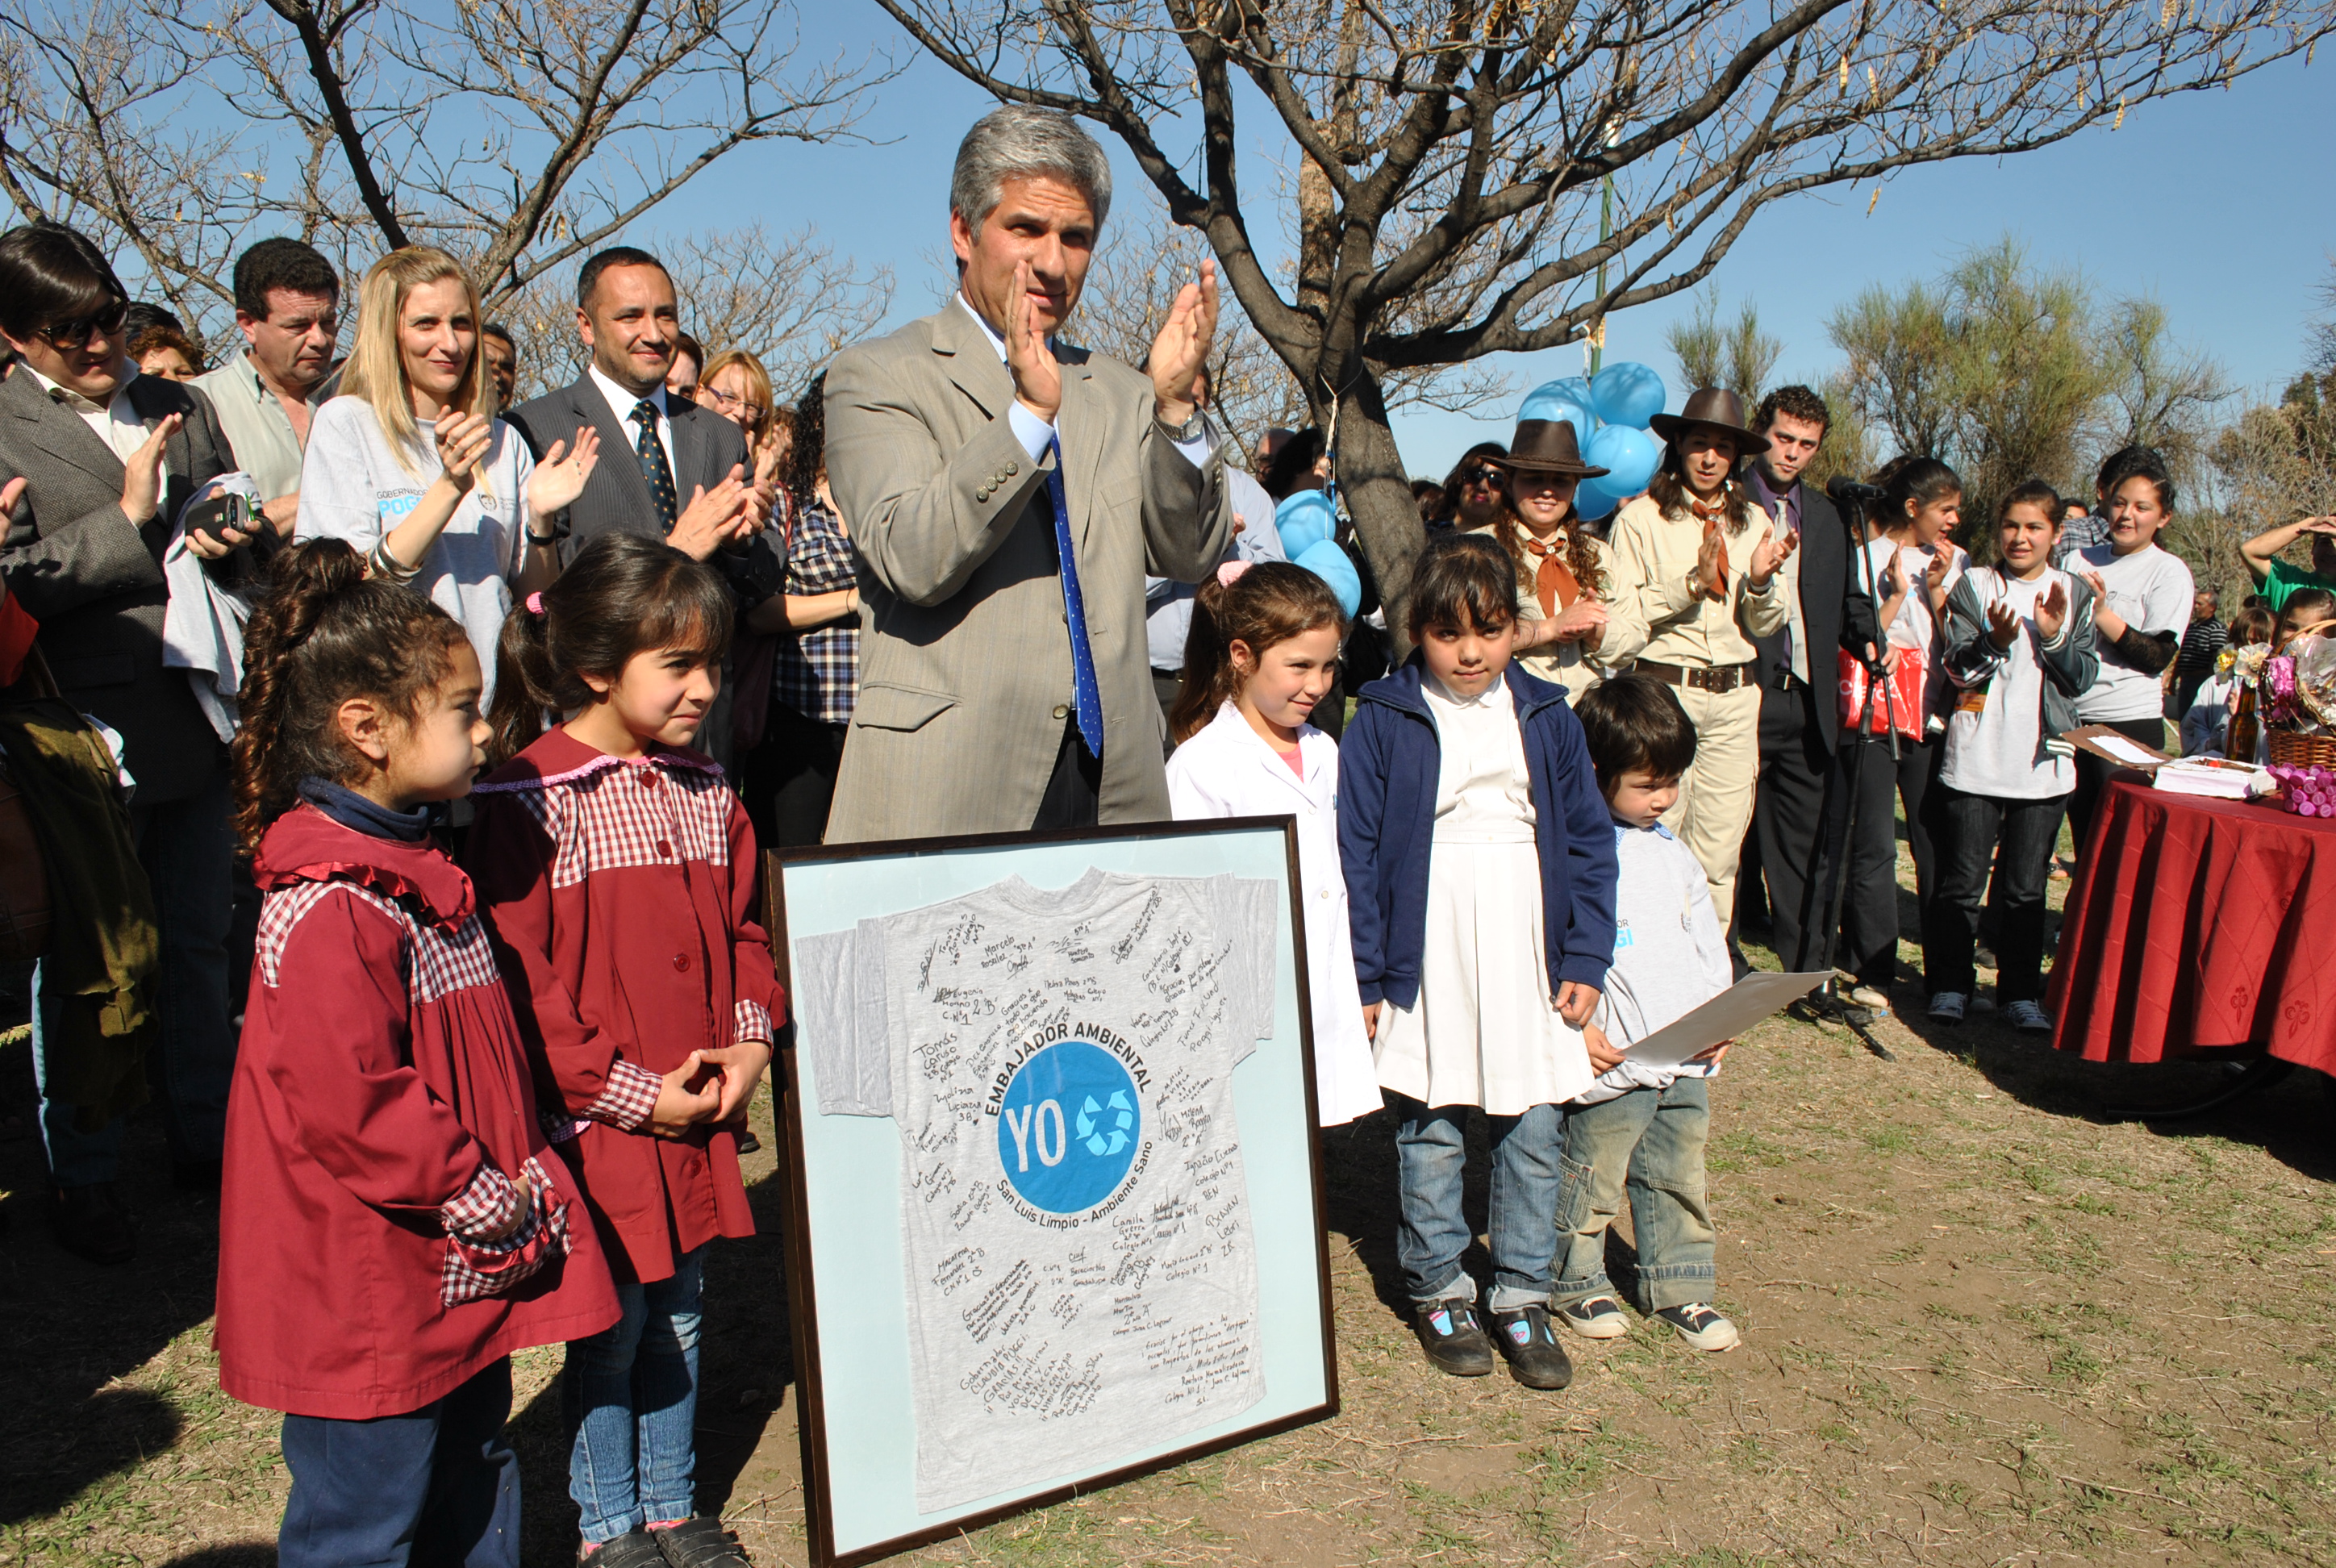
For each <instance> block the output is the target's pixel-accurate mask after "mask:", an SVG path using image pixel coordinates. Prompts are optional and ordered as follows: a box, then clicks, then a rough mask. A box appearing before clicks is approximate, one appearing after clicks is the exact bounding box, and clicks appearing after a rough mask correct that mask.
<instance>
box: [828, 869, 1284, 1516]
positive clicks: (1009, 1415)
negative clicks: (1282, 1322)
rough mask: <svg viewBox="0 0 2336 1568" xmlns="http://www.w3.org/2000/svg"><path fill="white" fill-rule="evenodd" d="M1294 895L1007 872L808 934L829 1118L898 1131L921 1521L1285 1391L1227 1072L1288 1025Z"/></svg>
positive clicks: (1239, 882) (1244, 884) (1156, 880)
mask: <svg viewBox="0 0 2336 1568" xmlns="http://www.w3.org/2000/svg"><path fill="white" fill-rule="evenodd" d="M1278 898H1279V889H1278V887H1277V885H1276V884H1275V883H1273V882H1271V881H1257V880H1251V879H1246V878H1236V877H1231V876H1216V877H1205V878H1202V877H1133V876H1123V875H1117V874H1111V873H1105V872H1098V871H1092V870H1091V871H1089V872H1087V873H1086V874H1085V875H1084V876H1082V877H1081V878H1080V879H1079V880H1078V881H1076V882H1074V883H1072V884H1071V885H1070V886H1069V887H1066V888H1063V889H1060V890H1058V891H1042V890H1039V889H1037V888H1033V887H1031V886H1030V885H1029V884H1028V883H1027V882H1025V881H1022V879H1021V878H1019V877H1009V878H1007V880H1005V881H1000V882H997V883H994V884H992V885H991V886H989V887H987V888H984V889H982V890H980V891H977V892H973V893H968V894H966V895H965V896H963V897H961V898H956V899H951V900H949V901H947V902H944V903H939V904H933V905H930V906H929V907H927V908H924V909H920V910H911V911H907V912H905V913H901V914H897V915H890V916H886V917H884V918H882V919H879V920H862V921H861V922H860V924H859V925H858V926H857V927H856V928H855V929H854V930H849V931H837V932H832V933H830V934H827V935H822V936H813V937H806V938H804V939H803V940H801V941H799V942H798V943H797V944H796V950H797V964H796V966H795V977H794V978H795V980H796V1005H797V1008H798V1013H799V1017H800V1020H801V1027H802V1036H801V1038H802V1049H803V1054H804V1056H805V1057H807V1058H808V1059H809V1061H810V1063H811V1067H812V1072H813V1082H814V1084H815V1085H816V1086H817V1089H818V1094H819V1104H820V1109H821V1111H822V1113H823V1114H825V1115H867V1116H890V1117H891V1119H892V1120H893V1121H894V1122H895V1123H897V1124H898V1125H899V1128H900V1155H901V1182H900V1241H901V1251H902V1260H903V1272H904V1274H905V1277H906V1280H907V1284H908V1310H909V1311H908V1316H909V1328H910V1383H911V1390H912V1398H913V1403H914V1406H915V1410H916V1421H917V1506H918V1508H919V1509H920V1510H921V1511H923V1512H926V1513H933V1512H938V1511H939V1510H941V1509H944V1508H949V1507H952V1506H955V1505H960V1504H964V1503H968V1502H971V1501H973V1500H974V1499H977V1498H980V1497H986V1496H988V1495H993V1494H995V1493H998V1492H1003V1491H1007V1490H1009V1489H1011V1488H1014V1487H1017V1486H1022V1485H1029V1484H1032V1483H1034V1482H1037V1481H1041V1480H1045V1479H1047V1478H1050V1477H1053V1476H1056V1475H1064V1474H1067V1473H1069V1472H1072V1471H1075V1470H1078V1469H1082V1468H1093V1467H1094V1466H1095V1461H1096V1460H1097V1458H1098V1457H1099V1456H1105V1455H1107V1454H1108V1453H1109V1452H1111V1451H1112V1450H1113V1449H1114V1447H1115V1448H1117V1449H1120V1450H1125V1449H1130V1448H1134V1447H1135V1446H1149V1445H1151V1444H1153V1443H1157V1442H1161V1441H1164V1440H1167V1439H1169V1438H1173V1437H1177V1436H1179V1435H1181V1434H1183V1433H1185V1432H1189V1431H1192V1430H1195V1429H1197V1428H1199V1427H1204V1426H1209V1425H1212V1424H1213V1423H1215V1422H1217V1421H1221V1420H1223V1419H1225V1418H1226V1417H1231V1416H1233V1415H1236V1414H1238V1413H1239V1412H1241V1411H1242V1410H1245V1409H1247V1408H1248V1407H1251V1405H1254V1404H1256V1403H1257V1402H1258V1400H1260V1398H1264V1395H1265V1373H1264V1368H1263V1365H1262V1363H1261V1360H1260V1350H1259V1340H1258V1326H1257V1257H1256V1244H1255V1233H1254V1231H1253V1228H1252V1226H1251V1216H1250V1212H1249V1188H1248V1183H1247V1180H1246V1178H1245V1176H1244V1174H1243V1172H1242V1165H1241V1136H1240V1128H1239V1125H1238V1124H1237V1122H1236V1120H1235V1117H1234V1114H1233V1100H1232V1070H1233V1068H1234V1067H1235V1066H1238V1065H1239V1064H1240V1063H1241V1060H1242V1059H1243V1058H1245V1057H1247V1056H1248V1055H1249V1053H1250V1052H1251V1049H1252V1048H1254V1046H1255V1043H1256V1042H1257V1041H1258V1040H1260V1039H1264V1038H1269V1037H1270V1036H1271V1033H1272V1029H1273V993H1274V949H1275V941H1274V933H1275V929H1276V928H1275V904H1276V901H1277V899H1278ZM831 1397H832V1396H831Z"/></svg>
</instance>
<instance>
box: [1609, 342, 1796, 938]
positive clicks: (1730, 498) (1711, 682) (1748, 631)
mask: <svg viewBox="0 0 2336 1568" xmlns="http://www.w3.org/2000/svg"><path fill="white" fill-rule="evenodd" d="M1650 423H1651V424H1653V426H1654V429H1655V433H1657V434H1659V435H1660V436H1661V437H1662V438H1663V443H1664V445H1663V457H1662V463H1661V465H1660V467H1659V468H1658V469H1657V470H1656V471H1655V477H1654V480H1653V482H1651V483H1650V485H1649V486H1648V489H1647V493H1646V494H1645V495H1643V496H1640V497H1639V498H1638V499H1637V500H1635V501H1632V502H1629V503H1627V504H1626V505H1624V506H1623V508H1622V509H1621V511H1619V512H1617V513H1616V514H1615V517H1614V524H1613V528H1612V530H1611V531H1610V533H1609V534H1608V536H1607V549H1608V551H1609V554H1610V556H1611V559H1612V560H1613V562H1614V573H1613V575H1614V585H1613V588H1612V590H1611V597H1612V599H1614V600H1615V601H1616V602H1618V603H1619V602H1621V601H1624V600H1628V601H1630V603H1632V604H1633V605H1634V606H1635V609H1636V611H1637V614H1638V615H1639V617H1640V619H1641V620H1642V621H1643V622H1644V625H1645V628H1646V641H1645V643H1644V645H1643V647H1642V648H1640V650H1639V652H1638V657H1637V659H1636V662H1635V663H1634V664H1633V666H1632V668H1633V669H1634V670H1635V671H1636V672H1637V673H1639V674H1640V675H1644V676H1648V677H1651V678H1653V679H1655V680H1659V681H1661V682H1662V683H1664V684H1665V685H1667V686H1669V687H1673V688H1674V695H1675V696H1678V698H1679V706H1682V707H1683V708H1685V709H1686V710H1687V715H1688V717H1689V719H1691V720H1693V721H1694V724H1695V730H1696V755H1695V765H1693V766H1692V767H1690V768H1689V770H1688V773H1687V776H1686V777H1684V778H1683V779H1681V780H1680V781H1679V803H1678V804H1677V805H1675V806H1673V807H1672V808H1671V810H1670V811H1669V813H1667V814H1666V815H1665V817H1664V819H1663V820H1664V823H1665V825H1666V826H1668V827H1669V829H1670V830H1671V831H1672V832H1673V833H1677V834H1678V835H1679V839H1680V840H1681V841H1682V842H1685V843H1686V845H1687V847H1688V848H1689V850H1691V851H1693V852H1694V853H1695V858H1696V859H1697V860H1698V862H1701V863H1702V866H1703V870H1704V875H1705V876H1706V877H1708V879H1709V880H1710V882H1711V901H1712V906H1713V907H1714V908H1715V909H1718V910H1721V911H1733V910H1734V909H1735V907H1736V866H1737V855H1738V854H1739V852H1741V850H1742V848H1743V844H1744V830H1745V828H1746V826H1747V824H1748V823H1750V822H1751V820H1752V797H1753V788H1754V783H1755V780H1756V779H1757V776H1758V773H1759V766H1760V747H1759V731H1760V682H1759V648H1757V645H1756V644H1755V642H1754V640H1753V639H1754V638H1763V637H1773V636H1775V635H1776V633H1778V632H1780V631H1782V630H1784V629H1785V627H1786V619H1787V617H1786V602H1785V596H1784V594H1783V593H1781V592H1779V591H1778V583H1779V581H1780V577H1779V569H1781V568H1782V567H1783V566H1784V564H1785V562H1786V560H1789V559H1790V558H1791V556H1792V552H1793V548H1794V541H1793V540H1792V539H1791V537H1790V536H1789V535H1787V534H1786V533H1785V532H1784V531H1782V530H1780V529H1778V528H1777V527H1776V523H1775V521H1774V520H1773V519H1771V518H1770V516H1769V514H1768V513H1767V511H1766V510H1765V509H1763V508H1762V507H1761V506H1760V505H1759V504H1758V503H1757V502H1755V501H1754V500H1753V499H1752V498H1751V496H1750V495H1749V493H1748V492H1747V490H1746V487H1745V484H1744V482H1743V480H1742V478H1741V470H1742V467H1743V464H1744V462H1745V459H1746V458H1747V457H1748V456H1750V455H1751V454H1753V453H1760V452H1765V451H1767V447H1768V442H1767V438H1766V437H1765V436H1762V435H1758V434H1757V433H1754V432H1753V431H1752V430H1750V429H1749V428H1748V427H1747V425H1746V424H1745V419H1744V404H1743V401H1742V400H1741V399H1740V398H1738V397H1737V395H1736V394H1734V393H1732V392H1728V391H1725V390H1723V389H1721V388H1718V387H1704V388H1702V389H1701V390H1699V391H1698V392H1696V393H1694V394H1692V395H1690V396H1689V398H1688V400H1687V404H1686V405H1685V406H1684V407H1683V408H1681V409H1680V410H1679V413H1678V414H1657V415H1656V416H1655V417H1654V419H1653V420H1652V421H1651V422H1650Z"/></svg>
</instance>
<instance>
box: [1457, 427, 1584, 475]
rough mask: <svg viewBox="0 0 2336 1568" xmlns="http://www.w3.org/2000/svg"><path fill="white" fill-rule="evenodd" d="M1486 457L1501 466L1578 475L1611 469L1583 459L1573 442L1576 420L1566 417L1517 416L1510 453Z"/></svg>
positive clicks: (1487, 461) (1487, 455)
mask: <svg viewBox="0 0 2336 1568" xmlns="http://www.w3.org/2000/svg"><path fill="white" fill-rule="evenodd" d="M1484 461H1485V462H1486V463H1492V464H1493V465H1494V466H1495V467H1498V468H1514V469H1527V470H1530V471H1532V472H1535V473H1562V474H1569V475H1571V476H1572V477H1573V478H1575V479H1596V478H1597V477H1598V476H1599V475H1601V474H1602V473H1607V472H1611V470H1609V469H1603V468H1592V467H1591V466H1590V465H1589V464H1588V463H1584V462H1582V448H1581V447H1580V446H1578V445H1576V444H1575V443H1574V439H1573V422H1572V420H1567V419H1520V420H1518V421H1517V436H1516V439H1515V440H1514V441H1512V442H1511V443H1509V454H1508V455H1507V456H1506V457H1495V456H1494V455H1493V454H1492V453H1485V454H1484Z"/></svg>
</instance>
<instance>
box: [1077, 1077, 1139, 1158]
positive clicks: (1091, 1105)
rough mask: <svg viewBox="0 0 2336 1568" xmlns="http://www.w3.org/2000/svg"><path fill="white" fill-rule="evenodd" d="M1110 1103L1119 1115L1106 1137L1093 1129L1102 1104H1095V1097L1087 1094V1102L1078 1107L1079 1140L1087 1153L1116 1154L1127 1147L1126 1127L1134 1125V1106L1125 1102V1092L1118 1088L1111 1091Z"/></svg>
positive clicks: (1100, 1115)
mask: <svg viewBox="0 0 2336 1568" xmlns="http://www.w3.org/2000/svg"><path fill="white" fill-rule="evenodd" d="M1111 1104H1112V1106H1113V1108H1114V1109H1116V1110H1117V1111H1118V1113H1119V1115H1118V1120H1117V1123H1116V1125H1114V1127H1113V1128H1112V1132H1111V1136H1110V1137H1109V1138H1108V1139H1106V1138H1105V1136H1104V1135H1102V1134H1101V1133H1099V1132H1097V1131H1095V1123H1096V1121H1097V1120H1098V1119H1099V1118H1101V1117H1102V1116H1103V1115H1104V1110H1105V1108H1104V1107H1103V1106H1101V1105H1096V1104H1095V1096H1093V1095H1089V1096H1087V1103H1086V1104H1085V1105H1083V1106H1081V1107H1080V1109H1079V1115H1078V1126H1079V1140H1080V1142H1082V1143H1084V1144H1086V1146H1087V1153H1088V1154H1095V1155H1098V1156H1100V1155H1104V1154H1117V1153H1119V1152H1120V1150H1122V1149H1124V1148H1125V1147H1127V1129H1128V1128H1130V1127H1132V1126H1134V1125H1135V1107H1134V1105H1129V1104H1128V1103H1127V1096H1126V1094H1125V1093H1124V1092H1123V1091H1121V1090H1119V1089H1114V1090H1113V1091H1112V1092H1111Z"/></svg>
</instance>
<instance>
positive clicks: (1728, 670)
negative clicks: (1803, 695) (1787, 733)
mask: <svg viewBox="0 0 2336 1568" xmlns="http://www.w3.org/2000/svg"><path fill="white" fill-rule="evenodd" d="M1630 673H1631V674H1633V675H1643V676H1646V677H1649V678H1650V679H1653V680H1659V681H1661V682H1662V683H1663V684H1664V685H1665V686H1683V687H1689V688H1691V689H1693V690H1696V691H1708V692H1714V693H1718V692H1726V691H1734V690H1736V689H1737V687H1747V686H1757V685H1759V684H1760V661H1759V660H1758V659H1757V658H1754V659H1747V660H1745V661H1744V662H1743V663H1742V664H1722V665H1712V666H1709V667H1703V666H1698V665H1678V664H1657V663H1656V662H1655V661H1654V660H1652V659H1650V658H1642V659H1640V660H1639V661H1638V663H1636V664H1634V665H1632V666H1631V667H1630Z"/></svg>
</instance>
